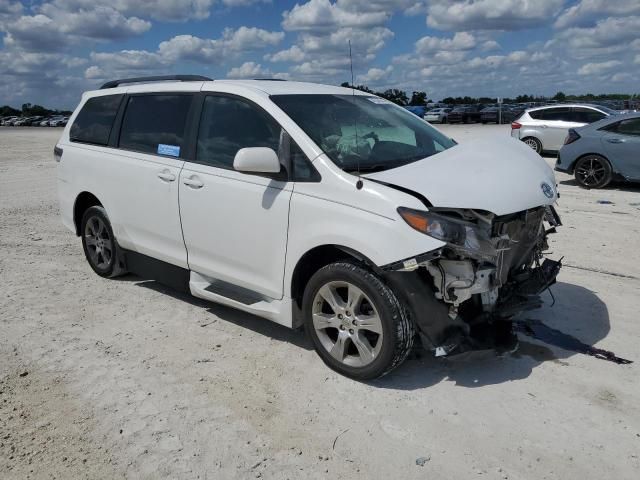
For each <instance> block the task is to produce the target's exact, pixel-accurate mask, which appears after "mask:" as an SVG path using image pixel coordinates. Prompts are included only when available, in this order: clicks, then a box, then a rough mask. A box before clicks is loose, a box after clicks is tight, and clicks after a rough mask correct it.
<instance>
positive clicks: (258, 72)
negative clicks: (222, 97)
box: [227, 62, 271, 78]
mask: <svg viewBox="0 0 640 480" xmlns="http://www.w3.org/2000/svg"><path fill="white" fill-rule="evenodd" d="M269 75H271V72H270V71H269V70H268V69H266V68H262V65H260V64H259V63H255V62H244V63H243V64H242V65H240V66H239V67H234V68H232V69H231V70H229V71H228V72H227V77H228V78H255V77H261V76H269Z"/></svg>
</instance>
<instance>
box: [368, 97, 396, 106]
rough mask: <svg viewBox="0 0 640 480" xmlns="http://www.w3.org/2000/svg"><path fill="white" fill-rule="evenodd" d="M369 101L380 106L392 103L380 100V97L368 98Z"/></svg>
mask: <svg viewBox="0 0 640 480" xmlns="http://www.w3.org/2000/svg"><path fill="white" fill-rule="evenodd" d="M367 100H369V101H370V102H371V103H376V104H378V105H387V104H389V103H391V102H390V101H389V100H385V99H384V98H378V97H367Z"/></svg>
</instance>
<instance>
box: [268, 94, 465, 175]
mask: <svg viewBox="0 0 640 480" xmlns="http://www.w3.org/2000/svg"><path fill="white" fill-rule="evenodd" d="M271 100H273V102H274V103H275V104H276V105H278V106H279V107H280V108H281V109H282V110H284V112H285V113H286V114H287V115H289V116H290V117H291V118H292V119H293V120H294V121H295V122H296V123H297V124H298V125H299V126H300V128H302V129H303V130H304V131H305V133H306V134H307V135H309V137H311V139H312V140H313V141H314V142H315V143H316V144H317V145H318V146H319V147H320V148H321V149H322V150H323V151H324V152H325V153H326V154H327V156H328V157H329V158H330V159H331V160H332V161H333V162H334V163H335V164H336V165H337V166H338V167H340V168H342V169H343V170H345V171H348V172H355V171H358V168H359V169H360V171H362V172H378V171H382V170H389V169H391V168H396V167H400V166H402V165H406V164H408V163H412V162H415V161H417V160H421V159H423V158H426V157H429V156H431V155H434V154H436V153H438V152H441V151H443V150H446V149H447V148H450V147H453V146H454V145H455V142H454V141H453V140H451V139H450V138H447V137H446V136H445V135H443V134H441V133H440V132H438V131H437V130H436V129H435V128H433V127H431V126H430V125H429V124H428V123H426V122H425V121H423V120H421V119H420V118H418V117H417V116H416V115H414V114H412V113H411V112H408V111H407V110H405V109H403V108H400V107H398V106H396V105H394V104H393V103H391V102H389V101H387V100H384V99H382V98H378V97H370V96H365V95H273V96H271Z"/></svg>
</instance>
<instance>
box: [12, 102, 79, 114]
mask: <svg viewBox="0 0 640 480" xmlns="http://www.w3.org/2000/svg"><path fill="white" fill-rule="evenodd" d="M71 113H72V112H71V111H70V110H58V109H55V110H51V109H49V108H46V107H43V106H42V105H32V104H30V103H23V104H22V109H20V110H18V109H17V108H13V107H11V106H9V105H3V106H2V107H0V117H20V116H22V117H37V116H40V117H51V116H53V115H71Z"/></svg>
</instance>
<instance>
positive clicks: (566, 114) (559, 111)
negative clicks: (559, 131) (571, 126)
mask: <svg viewBox="0 0 640 480" xmlns="http://www.w3.org/2000/svg"><path fill="white" fill-rule="evenodd" d="M543 120H556V121H561V122H568V121H571V112H570V110H569V109H568V108H562V107H558V108H549V109H547V110H545V111H544V115H543Z"/></svg>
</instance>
